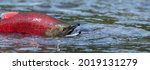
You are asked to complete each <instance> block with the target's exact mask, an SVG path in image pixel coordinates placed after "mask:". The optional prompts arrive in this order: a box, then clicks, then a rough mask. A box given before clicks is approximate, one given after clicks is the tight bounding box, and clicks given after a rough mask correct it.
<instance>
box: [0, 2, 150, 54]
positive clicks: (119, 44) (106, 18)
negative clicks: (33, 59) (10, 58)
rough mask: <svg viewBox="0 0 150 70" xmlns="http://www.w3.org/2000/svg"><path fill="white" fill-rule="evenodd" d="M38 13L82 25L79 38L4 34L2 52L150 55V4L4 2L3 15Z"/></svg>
mask: <svg viewBox="0 0 150 70" xmlns="http://www.w3.org/2000/svg"><path fill="white" fill-rule="evenodd" d="M6 11H23V12H28V11H35V12H41V13H45V14H48V15H51V16H54V17H56V18H58V19H60V20H63V21H66V22H70V23H72V24H74V23H80V24H81V26H79V27H78V28H76V31H78V30H81V31H82V32H81V34H80V35H78V36H76V37H63V38H45V37H41V36H32V35H28V34H19V33H0V52H76V53H77V52H100V53H101V52H113V53H116V52H119V53H120V52H127V53H137V52H138V53H143V52H150V23H149V22H150V13H149V11H150V1H148V0H88V1H87V0H1V1H0V13H2V12H6Z"/></svg>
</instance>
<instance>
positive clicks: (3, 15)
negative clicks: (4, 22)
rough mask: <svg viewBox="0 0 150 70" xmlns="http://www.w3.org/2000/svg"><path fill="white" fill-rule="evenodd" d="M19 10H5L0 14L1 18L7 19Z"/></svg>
mask: <svg viewBox="0 0 150 70" xmlns="http://www.w3.org/2000/svg"><path fill="white" fill-rule="evenodd" d="M18 13H19V12H5V13H2V14H1V15H0V17H1V19H8V18H11V17H13V16H15V15H17V14H18Z"/></svg>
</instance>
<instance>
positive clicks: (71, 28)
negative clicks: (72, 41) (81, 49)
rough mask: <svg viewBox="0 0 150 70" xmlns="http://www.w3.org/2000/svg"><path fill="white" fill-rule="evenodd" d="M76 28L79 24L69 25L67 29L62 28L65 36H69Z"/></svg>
mask: <svg viewBox="0 0 150 70" xmlns="http://www.w3.org/2000/svg"><path fill="white" fill-rule="evenodd" d="M78 26H80V24H78V23H77V24H74V25H70V26H68V27H67V28H64V31H65V35H70V34H72V32H73V31H74V30H75V28H77V27H78Z"/></svg>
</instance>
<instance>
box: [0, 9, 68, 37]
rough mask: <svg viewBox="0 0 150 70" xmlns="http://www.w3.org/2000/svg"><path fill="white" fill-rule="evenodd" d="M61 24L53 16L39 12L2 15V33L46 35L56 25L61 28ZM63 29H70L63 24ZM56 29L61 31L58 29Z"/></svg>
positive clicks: (0, 22) (0, 28)
mask: <svg viewBox="0 0 150 70" xmlns="http://www.w3.org/2000/svg"><path fill="white" fill-rule="evenodd" d="M57 24H59V25H57ZM60 24H61V23H60V21H58V20H57V19H55V18H53V17H52V16H48V15H45V14H41V13H37V12H19V13H18V12H10V13H9V12H8V13H4V14H2V16H1V20H0V32H11V33H14V32H18V33H28V34H34V35H45V32H46V31H47V29H48V28H49V29H50V30H52V28H50V27H54V28H55V27H56V26H55V25H57V26H60ZM61 27H63V28H64V27H68V25H66V24H65V25H64V24H61ZM56 29H58V30H61V29H59V28H57V27H56ZM50 30H49V31H50ZM53 30H54V29H53ZM55 31H56V30H55ZM50 32H52V31H50ZM53 32H54V31H53ZM54 33H56V32H54Z"/></svg>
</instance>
